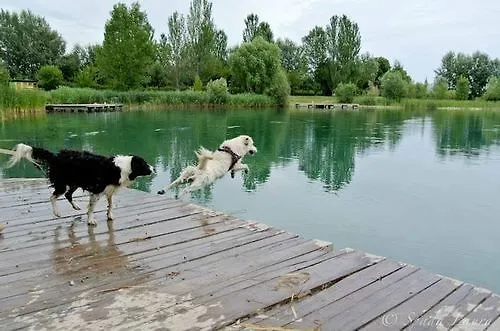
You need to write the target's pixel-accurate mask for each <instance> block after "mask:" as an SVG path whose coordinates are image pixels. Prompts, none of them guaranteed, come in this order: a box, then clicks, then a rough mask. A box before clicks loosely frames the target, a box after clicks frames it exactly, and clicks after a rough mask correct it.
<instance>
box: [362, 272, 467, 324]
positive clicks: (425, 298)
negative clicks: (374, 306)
mask: <svg viewBox="0 0 500 331" xmlns="http://www.w3.org/2000/svg"><path fill="white" fill-rule="evenodd" d="M462 284H463V283H462V282H459V281H456V280H453V279H448V278H443V279H441V280H440V281H438V282H437V283H435V284H434V285H432V286H430V287H428V288H427V289H425V290H424V291H422V292H420V293H419V294H417V295H416V296H414V297H413V298H411V299H409V300H407V301H405V302H403V303H402V304H400V305H399V306H396V307H395V308H394V309H391V310H390V311H387V312H385V313H384V314H382V315H381V316H380V317H379V318H377V319H375V320H374V321H371V322H369V324H368V325H366V326H365V327H363V328H361V329H360V330H363V331H377V330H381V329H384V330H387V331H390V330H401V329H402V328H404V327H406V326H408V325H409V324H410V323H411V322H412V321H413V320H416V319H417V318H419V317H420V316H422V315H423V314H425V313H426V312H427V311H429V310H430V309H431V308H432V307H434V306H435V305H436V304H438V303H439V302H440V301H441V300H443V299H444V298H445V297H447V296H448V295H450V294H451V293H452V292H453V291H455V290H456V289H457V288H458V287H460V286H461V285H462Z"/></svg>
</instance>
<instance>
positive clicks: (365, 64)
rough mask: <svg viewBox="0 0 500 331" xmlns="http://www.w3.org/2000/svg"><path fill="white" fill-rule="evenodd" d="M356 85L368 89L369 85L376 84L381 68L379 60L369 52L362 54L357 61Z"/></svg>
mask: <svg viewBox="0 0 500 331" xmlns="http://www.w3.org/2000/svg"><path fill="white" fill-rule="evenodd" d="M355 66H356V70H357V73H356V86H357V87H358V88H359V89H361V90H366V89H367V88H368V87H369V86H374V85H375V79H376V78H377V73H378V70H379V67H378V61H377V59H376V58H374V57H372V56H371V55H370V54H369V53H365V54H362V55H361V56H360V58H359V60H358V61H357V62H356V65H355Z"/></svg>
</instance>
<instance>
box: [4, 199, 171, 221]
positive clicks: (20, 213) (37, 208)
mask: <svg viewBox="0 0 500 331" xmlns="http://www.w3.org/2000/svg"><path fill="white" fill-rule="evenodd" d="M75 201H76V202H77V204H79V205H80V207H81V208H82V209H81V210H80V211H77V210H74V209H73V208H72V207H71V206H70V204H69V203H68V202H67V201H58V207H59V209H60V212H61V214H62V216H63V217H77V216H83V215H86V212H87V205H88V197H76V199H75ZM151 201H172V200H171V199H164V200H161V199H159V198H157V197H154V196H151V195H150V196H143V197H139V196H135V197H132V196H117V197H115V198H114V199H113V207H114V208H115V207H121V206H124V205H128V206H140V204H141V203H148V202H151ZM134 202H135V203H134ZM105 208H107V202H106V201H105V199H102V200H100V201H99V202H98V203H97V205H96V211H97V210H104V209H105ZM2 210H3V211H4V213H2V215H1V216H0V219H1V220H3V221H4V222H9V223H11V227H12V226H18V225H25V224H30V223H32V222H33V221H39V222H41V221H50V220H54V219H58V218H55V216H54V214H53V212H52V206H51V205H50V203H49V202H48V201H45V202H44V203H39V204H26V205H21V206H15V207H12V208H7V209H2ZM10 221H11V222H10Z"/></svg>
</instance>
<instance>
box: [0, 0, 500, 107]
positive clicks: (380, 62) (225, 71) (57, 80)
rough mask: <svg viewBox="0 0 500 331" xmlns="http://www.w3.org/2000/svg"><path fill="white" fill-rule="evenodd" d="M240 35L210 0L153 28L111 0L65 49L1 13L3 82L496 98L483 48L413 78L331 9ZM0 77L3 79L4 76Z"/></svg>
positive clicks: (497, 85)
mask: <svg viewBox="0 0 500 331" xmlns="http://www.w3.org/2000/svg"><path fill="white" fill-rule="evenodd" d="M244 23H245V28H244V30H243V31H242V41H241V43H240V44H238V45H235V46H231V47H230V46H229V45H228V38H227V35H226V33H225V32H224V31H223V30H222V29H219V28H218V27H217V25H216V24H215V22H214V20H213V17H212V3H211V2H210V1H208V0H192V1H191V3H190V6H189V11H188V13H186V14H183V13H180V12H178V11H175V12H173V13H172V14H171V15H170V16H168V18H167V20H166V22H165V31H166V32H164V33H159V34H156V35H155V31H154V30H153V28H152V26H151V25H150V23H149V21H148V18H147V14H146V12H145V11H143V10H142V9H141V7H140V5H139V3H137V2H136V3H133V4H131V5H130V6H127V5H125V4H123V3H116V4H115V5H114V6H113V9H112V11H111V13H110V18H109V19H108V20H107V21H106V24H105V28H104V39H103V42H102V44H91V45H84V46H82V45H75V46H74V47H73V48H72V49H71V50H70V51H67V50H66V42H65V40H64V39H63V37H62V36H61V35H60V34H59V33H58V32H57V31H55V30H54V29H52V28H51V27H50V25H49V24H48V23H47V21H46V20H45V19H44V18H43V17H40V16H38V15H36V14H34V13H32V12H31V11H29V10H23V11H20V12H9V11H6V10H3V9H2V10H1V11H0V60H1V61H0V62H1V63H0V65H1V66H0V67H3V69H2V68H0V81H2V80H3V81H6V80H8V78H9V77H10V78H15V79H38V80H39V85H41V86H42V87H44V88H47V89H52V88H55V87H57V86H58V85H60V84H63V83H64V84H65V85H69V86H75V87H90V88H110V89H115V90H133V89H144V88H148V89H162V90H185V89H194V90H202V89H204V88H205V86H206V85H207V84H208V83H210V82H212V83H213V82H217V84H219V85H220V88H222V89H224V88H227V89H228V90H229V91H230V92H232V93H246V92H250V93H259V94H268V95H271V96H273V97H274V98H276V99H277V100H281V102H284V100H285V99H286V96H287V95H289V94H290V93H291V94H294V95H332V94H335V95H338V96H339V97H341V98H344V99H347V100H346V101H352V98H353V97H354V96H355V95H359V94H365V95H368V96H378V95H382V96H385V97H387V98H389V99H401V98H404V97H412V98H427V97H431V98H438V99H443V98H456V99H464V100H465V99H474V98H478V97H485V98H486V99H489V100H500V80H499V79H498V77H500V60H499V59H492V58H490V57H489V56H488V55H487V54H485V53H481V52H479V51H478V52H475V53H473V54H471V55H468V54H463V53H458V54H455V53H454V52H448V53H447V54H445V55H444V57H443V59H442V63H441V65H440V67H439V68H438V69H436V70H435V73H436V77H435V79H434V81H433V82H432V83H431V84H429V83H428V82H427V81H425V82H415V81H414V80H413V79H412V78H411V77H410V75H409V74H408V73H407V72H406V70H405V69H404V67H403V65H402V64H401V63H399V62H398V61H394V63H392V64H391V63H390V61H389V60H388V59H387V58H385V57H382V56H374V55H372V54H369V53H362V54H361V33H360V29H359V26H358V25H357V23H356V22H354V21H352V20H351V19H350V18H349V17H347V16H346V15H341V16H339V15H333V16H332V17H331V18H330V20H329V22H327V24H326V25H324V26H320V25H318V26H315V27H313V28H312V29H311V30H310V31H309V32H308V33H307V34H306V35H305V36H304V37H303V38H302V39H301V41H300V42H299V43H297V42H294V41H292V40H291V39H288V38H276V36H275V35H274V33H273V31H272V29H271V26H270V25H269V24H268V23H267V22H263V21H260V19H259V17H258V15H257V14H255V13H251V14H249V15H248V16H247V17H246V18H245V20H244ZM2 77H3V78H2Z"/></svg>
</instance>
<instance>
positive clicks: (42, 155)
mask: <svg viewBox="0 0 500 331" xmlns="http://www.w3.org/2000/svg"><path fill="white" fill-rule="evenodd" d="M0 153H3V154H9V155H12V156H11V158H10V160H9V162H7V165H6V167H7V168H10V167H12V166H14V165H15V164H17V163H19V162H20V161H21V159H23V158H25V159H26V160H28V161H30V162H32V163H33V164H35V165H36V166H37V167H38V168H41V165H40V163H42V164H48V163H50V161H51V160H52V159H53V158H55V155H54V154H53V153H52V152H49V151H48V150H45V149H43V148H37V147H31V146H28V145H25V144H17V145H16V146H15V148H14V149H13V150H12V151H11V150H6V149H0Z"/></svg>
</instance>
